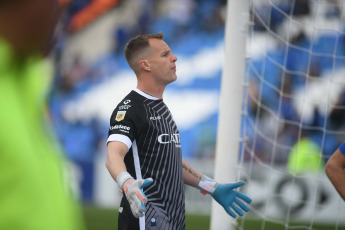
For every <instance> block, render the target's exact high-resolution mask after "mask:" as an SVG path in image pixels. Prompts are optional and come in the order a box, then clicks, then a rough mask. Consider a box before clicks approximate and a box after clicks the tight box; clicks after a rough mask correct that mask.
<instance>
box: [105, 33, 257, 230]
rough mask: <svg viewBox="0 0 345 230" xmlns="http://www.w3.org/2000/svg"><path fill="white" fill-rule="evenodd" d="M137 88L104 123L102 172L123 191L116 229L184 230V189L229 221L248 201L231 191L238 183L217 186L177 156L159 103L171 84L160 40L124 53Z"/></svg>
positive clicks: (176, 142) (150, 37)
mask: <svg viewBox="0 0 345 230" xmlns="http://www.w3.org/2000/svg"><path fill="white" fill-rule="evenodd" d="M125 57H126V60H127V62H128V64H129V66H130V67H131V68H132V70H133V71H134V73H135V75H136V76H137V87H136V89H133V91H131V92H130V93H129V94H128V95H127V96H126V97H125V98H124V99H123V100H122V101H121V102H120V103H119V104H118V106H117V107H116V108H115V110H114V112H113V114H112V116H111V118H110V128H109V133H108V140H107V143H108V145H107V151H108V155H107V161H106V166H107V169H108V170H109V172H110V174H111V176H112V177H113V179H114V180H115V181H116V182H117V184H118V186H119V187H120V189H121V190H122V191H123V198H122V201H121V204H120V209H119V212H120V213H119V217H118V229H120V230H125V229H131V230H135V229H140V230H143V229H176V230H177V229H185V197H184V184H187V185H191V186H193V187H196V188H198V189H200V191H201V192H202V193H203V194H209V195H211V196H212V197H213V198H214V199H215V200H216V201H217V202H218V203H219V204H220V205H222V206H223V207H224V209H225V211H226V212H227V213H228V214H229V215H230V216H232V217H233V218H235V217H236V216H237V215H240V216H242V215H243V214H244V212H248V211H249V208H248V206H247V205H246V203H250V202H251V199H250V198H249V197H248V196H246V195H244V194H243V193H241V192H239V191H236V190H235V189H236V188H238V187H240V186H242V185H243V184H244V182H238V183H234V184H219V183H217V182H216V181H214V180H212V179H211V178H208V177H207V176H205V175H202V174H201V173H200V172H198V171H196V170H195V169H193V168H192V167H191V166H190V165H189V164H188V163H187V162H186V161H185V160H184V159H183V158H182V153H181V142H180V135H179V131H178V129H177V126H176V123H175V121H174V119H173V116H172V115H171V113H170V111H169V109H168V107H167V106H166V105H165V103H164V101H163V92H164V90H165V87H166V86H167V85H168V84H169V83H171V82H173V81H175V80H176V79H177V76H176V61H177V58H176V56H175V55H174V54H173V53H172V52H171V50H170V48H169V46H168V45H167V44H166V43H165V42H164V41H163V34H162V33H159V34H147V35H139V36H137V37H135V38H133V39H131V40H130V41H129V42H128V43H127V45H126V47H125Z"/></svg>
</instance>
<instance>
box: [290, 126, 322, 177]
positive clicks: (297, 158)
mask: <svg viewBox="0 0 345 230" xmlns="http://www.w3.org/2000/svg"><path fill="white" fill-rule="evenodd" d="M321 155H322V152H321V149H320V147H319V145H317V144H316V143H315V142H314V141H313V140H312V139H311V138H310V137H309V136H308V133H307V131H306V130H302V133H301V138H300V139H299V140H297V142H296V143H295V144H294V146H293V147H292V149H291V151H290V154H289V158H288V165H287V167H288V171H289V173H291V174H293V175H298V174H302V173H319V172H320V171H322V170H323V168H324V160H323V159H322V157H321Z"/></svg>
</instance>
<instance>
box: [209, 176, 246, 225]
mask: <svg viewBox="0 0 345 230" xmlns="http://www.w3.org/2000/svg"><path fill="white" fill-rule="evenodd" d="M244 184H245V183H244V182H237V183H234V184H218V185H217V187H216V190H215V191H214V192H213V193H212V197H213V198H214V199H215V200H216V201H217V202H218V203H219V204H220V205H222V206H223V208H224V209H225V211H226V212H227V213H228V214H229V215H230V216H232V217H233V218H236V214H235V213H234V211H235V212H236V213H237V214H238V215H239V216H243V214H244V213H243V211H245V212H248V211H249V207H248V206H247V205H246V204H245V203H244V202H242V201H241V200H240V199H242V200H243V201H245V202H246V203H248V204H250V203H251V202H252V199H250V198H249V197H248V196H246V195H244V194H243V193H241V192H239V191H236V190H234V189H236V188H238V187H240V186H242V185H244ZM239 198H240V199H239ZM230 208H231V209H230ZM233 210H234V211H233ZM242 210H243V211H242Z"/></svg>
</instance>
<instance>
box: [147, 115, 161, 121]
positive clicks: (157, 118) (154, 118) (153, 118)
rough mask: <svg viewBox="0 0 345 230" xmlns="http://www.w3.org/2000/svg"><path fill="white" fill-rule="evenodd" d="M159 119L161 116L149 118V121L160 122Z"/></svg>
mask: <svg viewBox="0 0 345 230" xmlns="http://www.w3.org/2000/svg"><path fill="white" fill-rule="evenodd" d="M160 119H162V117H161V116H157V117H150V120H154V121H155V120H160Z"/></svg>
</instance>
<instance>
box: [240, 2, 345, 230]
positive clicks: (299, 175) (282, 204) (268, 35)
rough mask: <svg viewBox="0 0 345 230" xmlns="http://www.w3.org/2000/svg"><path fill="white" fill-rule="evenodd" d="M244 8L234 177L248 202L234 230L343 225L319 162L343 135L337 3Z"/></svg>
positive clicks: (344, 40)
mask: <svg viewBox="0 0 345 230" xmlns="http://www.w3.org/2000/svg"><path fill="white" fill-rule="evenodd" d="M250 13H251V23H250V27H249V32H248V44H247V52H248V53H247V57H248V58H247V61H246V76H245V82H246V84H245V97H244V103H243V119H242V130H243V133H242V137H243V139H242V140H243V141H242V143H241V154H240V156H241V157H240V164H239V170H238V178H239V179H243V180H246V181H247V182H248V183H247V187H246V188H245V189H246V191H245V192H246V193H247V194H249V195H250V196H251V197H252V198H253V200H254V202H253V204H252V211H251V212H250V213H249V214H248V215H246V216H245V217H244V218H242V220H241V222H240V223H239V225H238V229H249V228H248V220H250V219H256V220H259V222H256V223H257V224H256V225H257V226H256V227H255V229H323V228H319V227H318V226H320V225H327V226H328V227H327V229H342V228H344V226H345V208H344V206H345V205H344V201H342V199H341V198H340V196H339V195H338V194H337V193H336V191H335V189H334V188H333V186H332V185H331V183H330V182H329V180H328V178H327V177H326V175H325V173H324V165H325V163H326V162H327V160H328V158H329V157H330V155H331V154H332V153H333V152H334V151H335V150H336V149H337V147H338V146H339V144H341V143H342V142H344V141H345V131H344V130H345V129H344V128H345V33H344V16H345V15H344V3H343V1H336V0H334V1H331V0H329V1H321V0H298V1H297V0H296V1H294V0H291V1H286V0H260V1H258V0H255V1H254V0H252V1H251V6H250ZM344 183H345V182H344ZM246 223H247V225H246ZM258 223H259V224H258ZM272 224H273V225H272ZM272 226H274V227H272Z"/></svg>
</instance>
